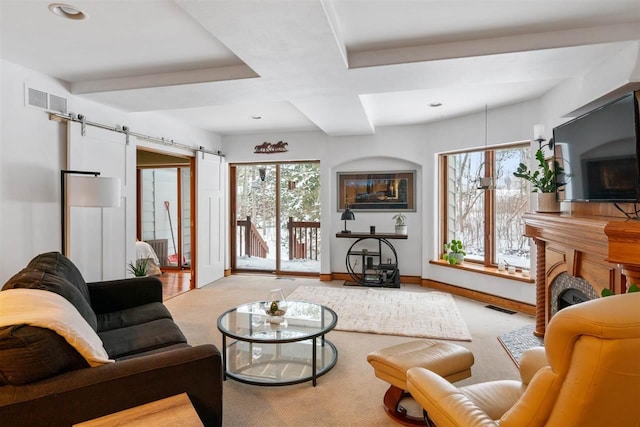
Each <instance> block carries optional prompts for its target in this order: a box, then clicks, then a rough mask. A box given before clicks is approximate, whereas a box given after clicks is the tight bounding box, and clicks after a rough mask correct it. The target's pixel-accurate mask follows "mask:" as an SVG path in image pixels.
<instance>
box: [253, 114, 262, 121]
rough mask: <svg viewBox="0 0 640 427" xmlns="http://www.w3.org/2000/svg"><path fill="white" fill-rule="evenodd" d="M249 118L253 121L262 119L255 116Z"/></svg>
mask: <svg viewBox="0 0 640 427" xmlns="http://www.w3.org/2000/svg"><path fill="white" fill-rule="evenodd" d="M251 118H252V119H253V120H260V119H261V118H262V116H258V115H255V116H251Z"/></svg>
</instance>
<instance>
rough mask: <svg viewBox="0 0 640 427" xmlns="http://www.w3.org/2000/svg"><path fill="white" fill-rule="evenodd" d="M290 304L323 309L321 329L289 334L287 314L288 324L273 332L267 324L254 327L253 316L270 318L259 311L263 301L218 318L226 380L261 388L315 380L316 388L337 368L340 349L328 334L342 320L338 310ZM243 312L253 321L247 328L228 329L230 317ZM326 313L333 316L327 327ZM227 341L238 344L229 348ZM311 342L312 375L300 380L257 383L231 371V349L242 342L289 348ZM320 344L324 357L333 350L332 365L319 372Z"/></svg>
mask: <svg viewBox="0 0 640 427" xmlns="http://www.w3.org/2000/svg"><path fill="white" fill-rule="evenodd" d="M288 303H289V305H290V307H292V306H293V305H295V304H309V305H312V306H317V307H319V308H320V313H321V315H320V319H319V326H318V327H317V328H310V330H309V331H307V332H306V333H305V332H304V330H303V331H301V330H300V329H297V330H295V333H294V334H292V335H288V334H287V333H285V332H288V331H289V329H288V328H289V326H288V320H287V319H288V318H287V316H286V315H285V321H287V322H283V323H282V324H272V325H269V327H270V328H272V330H269V329H265V326H266V325H267V323H264V324H263V326H262V327H254V326H253V324H252V321H251V316H261V317H262V318H265V319H266V315H264V314H261V313H259V312H257V311H256V307H261V304H262V302H254V303H249V304H243V305H240V306H238V307H234V308H232V309H230V310H227V311H225V312H224V313H222V314H221V315H220V317H218V322H217V324H218V330H219V331H220V332H221V333H222V349H223V351H222V369H223V378H224V379H225V380H226V379H227V377H229V378H232V379H234V380H236V381H239V382H242V383H246V384H253V385H260V386H283V385H291V384H299V383H303V382H306V381H309V380H311V381H312V382H313V386H314V387H315V386H316V384H317V379H318V377H321V376H322V375H324V374H326V373H327V372H329V371H330V370H331V369H332V368H333V367H334V366H335V364H336V362H337V360H338V350H337V349H336V347H335V345H333V343H332V342H331V341H329V340H327V339H325V337H324V336H325V334H326V333H328V332H329V331H331V330H332V329H333V328H335V326H336V323H337V321H338V316H337V314H336V313H335V311H333V310H332V309H330V308H329V307H326V306H323V305H320V304H315V303H308V302H301V301H289V302H288ZM239 309H242V310H243V311H242V313H243V314H246V315H247V316H249V320H248V321H247V323H246V327H244V328H237V330H230V329H229V328H228V327H226V326H225V323H228V320H229V316H232V315H234V314H237V313H238V310H239ZM244 310H246V311H244ZM292 311H293V310H291V309H290V310H289V311H288V313H291V312H292ZM325 314H329V316H328V317H330V319H329V320H330V321H329V322H328V323H327V324H325V317H326V316H325ZM291 320H294V319H291ZM268 332H271V333H275V336H272V334H268ZM227 338H232V339H234V340H235V341H233V342H232V343H230V344H229V345H227ZM307 340H310V341H311V353H312V354H311V375H307V376H301V377H299V378H295V379H290V380H277V379H269V380H266V379H265V380H264V381H256V380H252V379H251V378H250V377H249V376H244V375H243V374H242V371H238V372H233V371H230V370H229V368H228V360H227V358H228V353H229V350H230V349H231V348H232V347H233V346H234V345H238V344H239V343H249V345H250V346H252V345H253V344H266V345H277V346H279V345H282V344H285V345H286V344H295V343H300V342H303V341H307ZM318 341H319V343H320V349H321V350H323V357H324V350H325V348H326V347H327V346H328V350H329V352H328V353H329V357H330V359H329V361H328V363H325V364H323V366H321V368H320V369H318V366H317V362H318V360H317V356H318V353H317V351H318ZM276 348H277V349H278V350H279V347H276ZM276 353H277V354H279V353H280V352H279V351H277V352H276ZM272 362H273V363H279V362H282V360H279V359H277V358H276V359H274V360H272ZM248 367H251V364H249V366H247V368H248Z"/></svg>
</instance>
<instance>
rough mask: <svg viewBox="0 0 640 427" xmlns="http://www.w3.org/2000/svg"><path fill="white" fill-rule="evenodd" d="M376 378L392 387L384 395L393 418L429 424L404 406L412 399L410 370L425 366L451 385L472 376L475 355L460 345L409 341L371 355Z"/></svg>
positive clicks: (431, 341) (369, 360)
mask: <svg viewBox="0 0 640 427" xmlns="http://www.w3.org/2000/svg"><path fill="white" fill-rule="evenodd" d="M367 361H368V362H369V363H370V364H371V366H373V369H374V372H375V374H376V377H378V378H380V379H381V380H383V381H386V382H388V383H389V384H391V386H390V387H389V389H388V390H387V392H386V393H385V395H384V407H385V410H386V411H387V414H389V415H390V416H391V417H392V418H394V419H395V420H396V421H398V422H400V423H402V424H405V425H425V421H424V418H422V417H413V416H410V415H408V414H407V410H406V409H405V408H404V407H402V406H401V405H400V401H401V400H402V399H403V398H405V397H407V396H410V394H409V393H408V392H407V391H406V389H407V371H408V370H409V369H411V368H414V367H422V368H425V369H428V370H430V371H432V372H435V373H436V374H438V375H440V376H442V377H444V378H445V379H447V380H448V381H450V382H455V381H460V380H462V379H465V378H468V377H470V376H471V366H472V365H473V362H474V360H473V354H472V353H471V351H470V350H468V349H466V348H465V347H462V346H460V345H456V344H451V343H447V342H440V341H433V340H418V341H409V342H406V343H402V344H398V345H394V346H391V347H386V348H383V349H381V350H377V351H374V352H372V353H370V354H369V355H368V356H367Z"/></svg>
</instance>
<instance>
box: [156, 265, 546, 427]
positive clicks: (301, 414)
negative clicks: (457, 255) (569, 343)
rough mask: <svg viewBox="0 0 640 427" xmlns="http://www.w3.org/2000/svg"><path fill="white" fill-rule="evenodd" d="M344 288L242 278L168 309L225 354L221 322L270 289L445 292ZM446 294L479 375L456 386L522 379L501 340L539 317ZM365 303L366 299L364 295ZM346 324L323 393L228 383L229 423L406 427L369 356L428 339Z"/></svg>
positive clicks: (333, 335)
mask: <svg viewBox="0 0 640 427" xmlns="http://www.w3.org/2000/svg"><path fill="white" fill-rule="evenodd" d="M343 283H344V281H338V280H334V281H331V282H321V281H319V280H317V279H311V278H300V277H282V278H274V277H271V276H263V275H242V274H238V275H232V276H230V277H226V278H224V279H221V280H219V281H217V282H215V283H213V284H211V285H208V286H206V287H204V288H201V289H194V290H192V291H189V292H187V293H185V294H182V295H178V296H176V297H174V298H171V299H170V300H168V301H167V302H166V304H167V307H168V308H169V310H170V311H171V313H172V315H173V316H174V318H175V320H176V322H177V323H178V324H179V325H180V327H181V329H182V330H183V331H184V333H185V335H186V336H187V338H188V340H189V342H190V343H192V344H199V343H214V344H215V345H216V346H218V347H219V348H220V346H221V345H222V341H221V334H220V332H219V331H218V329H217V327H216V321H217V318H218V316H220V314H221V313H223V312H224V311H226V310H228V309H230V308H231V307H235V306H238V305H240V304H245V303H249V302H253V301H262V300H264V299H265V298H266V297H267V295H268V292H269V290H270V289H273V288H274V287H275V288H281V289H283V291H284V293H285V295H286V296H289V295H291V294H293V295H294V297H295V293H296V290H297V289H300V288H311V289H312V290H315V291H316V293H317V295H323V294H325V293H327V292H332V291H336V292H344V293H348V292H358V293H363V292H364V293H366V292H375V293H382V294H384V293H400V294H406V296H407V297H408V298H411V297H415V296H416V295H428V294H431V293H436V292H437V293H441V292H439V291H434V290H432V289H429V288H425V287H421V286H419V285H405V284H403V285H402V286H401V288H400V289H399V290H392V289H380V288H375V289H369V291H367V289H366V288H365V289H353V288H351V287H345V286H343ZM443 296H445V297H451V298H452V301H453V303H454V305H453V306H449V309H452V310H454V311H455V313H453V317H452V318H453V319H454V320H458V321H460V322H462V323H461V326H462V328H463V329H464V330H466V331H468V334H469V335H468V337H469V338H466V337H464V334H463V336H461V337H460V340H454V341H449V342H451V343H455V344H457V345H461V346H464V347H465V348H468V349H469V350H471V351H472V353H473V355H474V358H475V363H474V365H473V367H472V376H471V377H470V378H468V379H466V380H463V381H460V382H458V383H456V384H457V385H464V384H469V383H475V382H484V381H490V380H502V379H514V380H515V379H518V378H519V374H518V369H517V367H516V364H515V363H514V361H513V360H512V359H511V358H510V356H509V354H508V353H507V352H506V351H505V348H504V347H503V346H502V345H501V344H500V342H499V341H498V337H499V336H500V335H502V334H504V333H507V332H511V331H513V330H515V329H518V328H520V327H524V326H528V325H533V324H534V319H533V317H532V316H530V315H526V314H521V313H513V314H509V313H506V312H502V311H497V310H494V309H491V308H487V307H486V306H487V304H483V303H479V302H477V301H474V300H470V299H468V298H464V297H458V296H451V295H450V294H443ZM358 298H359V299H361V300H362V299H364V296H359V297H358ZM323 303H326V301H324V302H323ZM445 303H446V300H445ZM432 304H436V305H437V304H439V302H438V301H435V300H434V301H433V302H432ZM329 306H331V305H329ZM388 309H389V313H387V314H388V316H387V318H388V319H389V318H393V314H394V313H397V312H398V311H397V310H394V306H390V307H388ZM434 309H435V308H434ZM346 310H348V308H346ZM346 314H348V313H346ZM412 314H413V313H408V315H409V316H408V317H406V316H405V318H406V319H409V324H407V325H406V326H407V328H411V326H412V325H411V323H414V322H413V321H415V322H420V319H414V318H412V316H411V315H412ZM458 315H459V316H460V317H458ZM340 319H341V316H340V314H339V315H338V325H337V326H336V328H335V329H334V330H332V331H331V332H329V333H328V334H327V335H326V338H327V339H329V340H331V341H332V342H333V343H334V344H335V346H336V347H337V350H338V361H337V363H336V366H335V367H334V368H333V369H331V370H330V371H329V372H328V373H326V374H325V375H323V376H321V377H320V378H318V383H317V386H316V387H313V386H312V385H311V383H310V382H304V383H301V384H297V385H290V386H283V387H263V386H255V385H248V384H243V383H240V382H237V381H233V380H230V379H227V380H226V381H225V383H224V425H227V426H247V425H256V426H257V425H260V426H300V425H308V426H365V425H366V426H393V425H398V423H396V422H395V421H393V420H392V419H391V418H390V417H389V416H388V415H387V414H386V412H385V410H384V407H383V396H384V394H385V392H386V390H387V388H388V387H389V384H388V383H386V382H384V381H382V380H380V379H378V378H376V376H375V375H374V371H373V368H372V366H371V365H370V364H369V363H367V355H368V354H369V353H371V352H374V351H376V350H379V349H381V348H385V347H389V346H391V345H395V344H400V343H403V342H408V341H413V340H416V339H427V338H415V337H412V336H411V335H404V334H403V329H402V327H398V328H396V329H397V332H396V333H394V334H377V333H375V332H373V331H372V332H349V331H343V330H340V328H341V326H340ZM390 321H393V320H392V319H391V320H390ZM347 327H349V325H347ZM464 330H463V332H464ZM445 333H446V331H445ZM403 404H405V405H406V407H407V409H408V410H410V411H411V412H412V413H413V414H414V415H416V416H420V415H421V409H420V407H419V406H418V405H417V404H416V403H415V402H411V401H410V399H409V400H408V401H406V402H403Z"/></svg>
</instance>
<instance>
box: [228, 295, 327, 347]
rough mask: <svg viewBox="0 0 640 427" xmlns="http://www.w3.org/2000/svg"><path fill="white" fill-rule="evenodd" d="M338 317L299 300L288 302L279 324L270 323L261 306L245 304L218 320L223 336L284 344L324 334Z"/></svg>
mask: <svg viewBox="0 0 640 427" xmlns="http://www.w3.org/2000/svg"><path fill="white" fill-rule="evenodd" d="M337 319H338V316H337V315H336V313H335V312H334V311H333V310H331V309H330V308H328V307H325V306H322V305H320V304H314V303H310V302H302V301H289V302H288V308H287V312H286V314H285V315H284V318H283V319H282V321H281V322H280V323H272V322H270V318H269V316H267V315H266V314H265V311H264V303H262V302H254V303H250V304H244V305H241V306H238V307H236V308H233V309H231V310H229V311H227V312H225V313H224V314H223V315H222V316H220V318H218V329H219V330H220V331H221V332H223V333H224V334H225V335H227V336H229V337H232V338H235V339H239V340H243V341H250V342H268V343H285V342H295V341H302V340H305V339H309V338H314V337H317V336H320V335H323V334H325V333H327V332H329V331H330V330H332V329H333V328H334V327H335V326H336V322H337Z"/></svg>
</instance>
